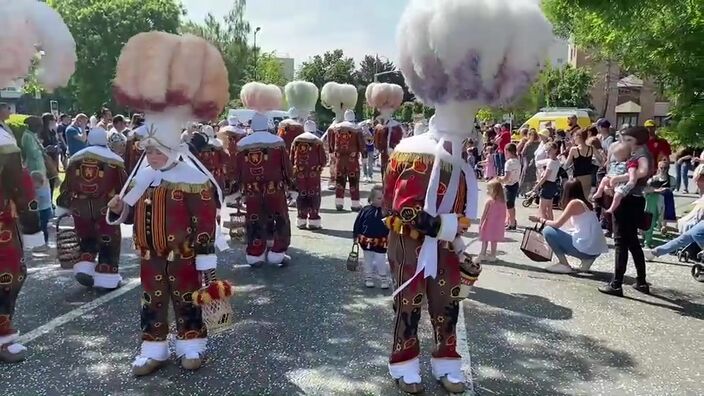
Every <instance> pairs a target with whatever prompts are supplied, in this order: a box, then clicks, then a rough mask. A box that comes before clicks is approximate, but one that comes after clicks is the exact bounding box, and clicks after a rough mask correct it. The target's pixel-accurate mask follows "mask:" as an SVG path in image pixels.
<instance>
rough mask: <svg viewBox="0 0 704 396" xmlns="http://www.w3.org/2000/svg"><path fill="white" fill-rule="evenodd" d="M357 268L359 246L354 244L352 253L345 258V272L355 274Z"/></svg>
mask: <svg viewBox="0 0 704 396" xmlns="http://www.w3.org/2000/svg"><path fill="white" fill-rule="evenodd" d="M358 267H359V244H358V243H357V242H355V243H354V244H353V245H352V251H351V252H350V254H349V256H347V270H348V271H352V272H355V271H357V268H358Z"/></svg>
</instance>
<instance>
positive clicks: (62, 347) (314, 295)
mask: <svg viewBox="0 0 704 396" xmlns="http://www.w3.org/2000/svg"><path fill="white" fill-rule="evenodd" d="M369 187H370V185H366V186H364V188H365V190H368V189H369ZM325 194H326V197H325V198H324V201H323V207H324V209H323V226H324V227H325V229H324V230H322V231H318V232H310V231H300V230H297V229H295V228H294V230H293V239H292V249H291V250H290V254H291V256H292V257H293V260H292V263H291V264H290V266H288V267H287V268H283V269H278V268H273V267H264V268H260V269H254V270H253V269H250V268H249V267H248V266H246V265H244V255H243V250H242V246H241V245H235V247H234V249H231V250H230V251H229V252H227V253H226V254H223V255H222V256H221V257H220V270H219V272H220V275H221V277H224V278H227V279H230V280H232V281H233V282H234V283H235V284H236V286H237V287H236V295H235V297H234V299H233V307H234V309H235V311H236V324H235V327H234V329H233V330H232V331H231V332H229V333H227V334H224V335H220V336H217V337H216V338H213V339H211V342H210V347H209V351H210V352H209V355H208V360H207V362H206V364H205V366H204V367H203V368H202V369H201V370H200V371H199V372H197V373H187V372H184V371H183V370H181V369H180V368H179V367H178V365H177V364H175V363H171V364H170V365H168V366H167V367H166V368H165V369H162V370H161V371H159V372H157V373H156V374H154V375H153V376H150V377H147V378H140V379H136V378H134V377H132V376H131V374H130V363H131V361H132V359H133V357H134V355H135V353H136V352H137V350H138V346H139V301H140V295H141V288H140V286H139V281H138V276H139V271H138V266H137V265H138V262H137V259H136V256H135V255H134V254H133V253H132V251H131V248H130V245H131V244H130V236H131V235H130V232H129V229H127V228H123V230H125V231H126V232H125V233H124V235H123V237H124V238H125V240H124V249H123V261H122V264H123V266H122V268H123V270H122V274H123V277H124V278H125V281H126V284H125V286H123V287H122V288H121V289H118V290H117V291H114V292H111V293H108V294H101V293H97V292H95V291H93V290H86V289H85V288H83V287H81V286H79V285H77V284H76V283H75V282H74V280H73V278H72V274H71V273H70V272H68V271H61V270H60V269H59V266H58V263H55V262H54V261H53V260H45V261H32V262H30V263H29V267H30V269H29V272H30V274H29V278H28V280H27V283H26V285H25V288H24V289H23V291H22V294H21V295H20V300H19V304H18V311H17V323H16V324H17V326H18V327H19V328H20V329H21V330H22V332H23V334H24V338H25V341H26V345H27V346H28V347H29V348H30V349H31V354H30V356H29V359H28V360H27V361H26V362H23V363H20V364H17V365H13V366H8V365H3V366H0V389H2V390H3V391H4V392H3V394H4V395H8V396H9V395H22V396H24V395H35V394H36V395H104V394H111V395H152V394H160V395H164V394H169V395H195V394H220V395H299V394H307V395H384V396H386V395H396V394H399V393H398V392H397V391H396V390H395V387H394V385H393V384H392V382H391V381H390V380H389V378H388V376H387V371H386V360H387V354H388V352H389V347H390V345H391V335H390V331H391V326H392V310H391V299H390V294H391V292H390V291H382V290H380V289H366V288H364V287H363V285H362V284H361V279H360V275H359V274H358V273H350V272H347V271H346V270H345V260H346V258H347V254H348V252H349V248H350V247H351V235H352V232H351V228H352V223H353V221H354V217H355V215H354V214H353V213H351V212H345V213H338V212H335V211H334V209H331V208H334V204H333V197H332V196H331V193H329V192H326V193H325ZM691 197H693V196H690V198H678V199H677V203H678V206H680V207H684V206H685V205H686V203H687V202H688V201H691V200H692V198H691ZM347 206H349V201H347ZM536 211H537V209H536V207H533V208H531V209H523V208H520V210H519V221H520V222H522V224H523V225H525V224H526V221H527V220H526V219H527V216H528V215H529V214H533V213H535V212H536ZM680 213H681V212H680ZM291 218H292V219H294V218H295V212H294V211H291ZM475 228H476V226H475V227H473V228H472V231H476V229H475ZM474 235H476V234H473V233H472V232H470V233H469V234H468V238H469V239H471V238H472V237H473V236H474ZM521 236H522V234H521V233H520V232H515V233H508V234H507V242H506V243H504V244H501V245H499V250H500V251H501V252H500V253H501V255H500V257H499V258H500V261H499V262H497V263H496V264H493V265H486V266H484V272H483V273H482V275H481V277H480V280H479V282H478V284H477V286H476V288H475V292H474V294H473V295H472V296H471V298H470V299H469V300H466V301H465V302H464V305H463V310H462V312H461V318H460V319H461V321H460V325H459V329H458V335H459V339H460V342H459V344H460V345H459V346H460V351H459V352H460V353H461V354H463V356H464V362H465V367H466V368H467V372H468V374H469V373H470V367H471V376H472V378H473V382H474V388H475V390H476V393H477V394H481V395H492V394H497V395H519V394H520V395H572V394H603V395H668V394H671V395H697V394H700V395H701V394H702V381H703V380H704V374H703V373H702V368H703V367H704V356H702V355H703V354H702V340H703V339H704V322H703V320H704V293H702V291H703V290H704V284H701V283H697V282H695V281H694V280H693V279H692V278H691V277H690V275H689V271H690V268H689V266H687V265H684V264H679V263H677V262H676V259H675V258H674V257H667V258H664V259H663V260H662V262H658V263H653V264H650V265H649V268H648V271H649V281H650V282H652V284H653V287H652V292H653V295H652V296H644V295H641V294H639V293H638V292H636V291H634V290H631V289H630V288H626V290H625V293H626V298H623V299H618V298H613V297H607V296H604V295H602V294H600V293H598V292H597V291H596V287H597V286H599V285H600V284H601V283H602V282H604V281H606V280H608V279H609V277H610V271H611V270H612V267H613V252H611V254H607V255H604V256H603V257H601V258H599V260H598V261H597V263H596V264H595V265H594V270H595V271H594V272H593V273H591V274H583V275H575V276H560V275H552V274H548V273H545V272H543V271H542V270H541V268H542V265H539V264H537V263H533V262H530V261H529V260H527V259H526V258H525V256H523V255H522V253H521V252H520V251H519V243H520V239H521ZM609 242H612V241H610V240H609ZM478 245H479V244H478V243H474V244H472V245H471V248H470V250H471V251H473V252H476V251H478V248H479V246H478ZM628 275H629V276H631V277H630V278H628V281H633V278H632V276H633V268H632V266H631V267H630V268H629V272H628ZM421 323H422V331H421V342H422V346H423V353H424V355H423V363H424V372H423V376H424V381H425V383H426V385H427V388H428V390H427V391H426V394H428V395H442V394H444V392H442V391H441V389H440V387H439V386H438V385H437V384H435V383H434V381H432V379H431V376H430V369H429V355H430V341H431V337H432V332H431V329H430V326H429V321H428V320H427V315H425V314H424V318H423V320H422V322H421ZM470 352H471V361H470Z"/></svg>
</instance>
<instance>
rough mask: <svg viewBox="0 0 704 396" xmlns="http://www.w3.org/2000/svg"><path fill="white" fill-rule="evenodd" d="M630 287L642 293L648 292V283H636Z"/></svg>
mask: <svg viewBox="0 0 704 396" xmlns="http://www.w3.org/2000/svg"><path fill="white" fill-rule="evenodd" d="M632 287H633V289H635V290H637V291H639V292H641V293H643V294H650V285H649V284H648V283H636V284H634V285H633V286H632Z"/></svg>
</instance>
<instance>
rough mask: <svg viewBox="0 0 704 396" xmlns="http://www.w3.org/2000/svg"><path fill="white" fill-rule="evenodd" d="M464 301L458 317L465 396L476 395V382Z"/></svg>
mask: <svg viewBox="0 0 704 396" xmlns="http://www.w3.org/2000/svg"><path fill="white" fill-rule="evenodd" d="M464 305H465V304H464V300H462V301H461V302H460V311H459V314H458V315H457V324H458V326H457V330H456V333H457V349H459V352H460V354H461V355H462V371H463V372H464V375H465V383H466V384H467V391H465V393H464V394H465V395H474V394H475V393H474V380H473V379H472V357H471V356H470V350H469V343H468V342H467V323H466V322H465V321H464Z"/></svg>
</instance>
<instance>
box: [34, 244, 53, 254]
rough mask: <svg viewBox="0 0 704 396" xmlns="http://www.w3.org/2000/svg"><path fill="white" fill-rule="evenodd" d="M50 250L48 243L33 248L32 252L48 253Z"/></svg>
mask: <svg viewBox="0 0 704 396" xmlns="http://www.w3.org/2000/svg"><path fill="white" fill-rule="evenodd" d="M48 251H49V245H47V244H46V243H45V244H43V245H41V246H36V247H33V248H32V253H46V252H48Z"/></svg>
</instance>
